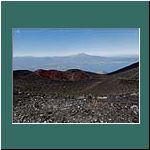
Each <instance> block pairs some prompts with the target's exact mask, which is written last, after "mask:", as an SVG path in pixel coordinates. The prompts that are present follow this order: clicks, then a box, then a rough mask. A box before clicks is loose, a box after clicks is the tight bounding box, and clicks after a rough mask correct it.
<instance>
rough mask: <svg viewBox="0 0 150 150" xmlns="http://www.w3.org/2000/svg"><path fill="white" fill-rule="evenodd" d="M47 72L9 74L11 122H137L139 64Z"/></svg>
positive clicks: (22, 71) (15, 72)
mask: <svg viewBox="0 0 150 150" xmlns="http://www.w3.org/2000/svg"><path fill="white" fill-rule="evenodd" d="M51 73H53V74H51V76H50V77H49V76H48V75H49V74H47V73H45V72H44V76H43V75H41V74H37V72H31V71H28V70H18V71H13V123H139V63H135V64H132V65H130V66H127V67H125V68H122V69H120V70H118V71H115V72H112V73H109V74H95V73H90V72H84V71H81V70H69V71H66V72H63V73H61V72H59V74H58V72H57V73H56V72H55V73H56V74H55V73H54V72H51ZM64 74H65V75H64Z"/></svg>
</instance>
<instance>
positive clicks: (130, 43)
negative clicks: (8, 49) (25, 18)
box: [13, 28, 139, 57]
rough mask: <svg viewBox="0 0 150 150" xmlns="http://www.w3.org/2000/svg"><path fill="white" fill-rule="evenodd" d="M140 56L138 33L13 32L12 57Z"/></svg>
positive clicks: (103, 30)
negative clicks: (84, 54) (81, 54)
mask: <svg viewBox="0 0 150 150" xmlns="http://www.w3.org/2000/svg"><path fill="white" fill-rule="evenodd" d="M78 53H87V54H89V55H98V56H128V55H129V56H130V55H138V54H139V29H138V28H131V29H128V28H127V29H120V28H118V29H116V28H115V29H102V28H97V29H91V28H89V29H84V28H83V29H73V28H72V29H67V28H66V29H52V28H50V29H47V28H39V29H34V28H33V29H29V28H28V29H26V28H24V29H21V28H14V29H13V56H34V57H43V56H68V55H74V54H78Z"/></svg>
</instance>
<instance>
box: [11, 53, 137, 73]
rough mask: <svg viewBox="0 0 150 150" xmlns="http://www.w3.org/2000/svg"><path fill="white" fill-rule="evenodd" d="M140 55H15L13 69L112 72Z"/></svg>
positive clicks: (135, 60)
mask: <svg viewBox="0 0 150 150" xmlns="http://www.w3.org/2000/svg"><path fill="white" fill-rule="evenodd" d="M138 61H139V57H138V56H136V55H135V56H113V57H112V56H111V57H110V56H109V57H105V56H94V55H89V54H86V53H78V54H74V55H69V56H46V57H32V56H16V57H13V70H30V71H35V70H37V69H46V70H60V71H65V70H68V69H81V70H85V71H90V72H100V73H103V72H112V71H115V70H118V69H120V68H123V67H125V66H128V65H130V64H132V63H135V62H138Z"/></svg>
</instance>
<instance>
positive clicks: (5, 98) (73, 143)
mask: <svg viewBox="0 0 150 150" xmlns="http://www.w3.org/2000/svg"><path fill="white" fill-rule="evenodd" d="M1 9H2V10H1V11H2V29H1V31H2V35H1V36H2V48H1V50H2V74H1V76H2V98H1V113H2V125H1V126H2V127H1V131H2V133H1V134H2V148H4V149H9V148H12V149H19V148H20V149H22V148H34V149H39V148H43V149H51V148H86V149H88V148H93V149H94V148H97V149H99V148H138V149H139V148H148V147H149V142H148V140H149V115H148V112H149V107H148V106H149V82H148V81H149V65H148V62H149V34H148V33H149V19H148V18H149V16H148V12H149V3H148V2H40V1H39V2H2V6H1ZM12 28H140V66H141V67H140V124H135V125H134V124H131V125H130V124H108V125H107V124H95V125H94V124H75V125H73V124H70V125H69V124H64V125H63V124H58V125H56V124H54V125H53V124H37V125H36V124H29V125H28V124H12V96H13V94H12Z"/></svg>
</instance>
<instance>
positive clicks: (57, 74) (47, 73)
mask: <svg viewBox="0 0 150 150" xmlns="http://www.w3.org/2000/svg"><path fill="white" fill-rule="evenodd" d="M35 73H36V75H38V76H40V77H44V78H49V79H52V80H64V81H67V80H68V81H76V80H83V79H89V78H94V77H96V76H98V74H96V73H90V72H86V71H82V70H78V69H70V70H67V71H58V70H43V69H39V70H36V71H35Z"/></svg>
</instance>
